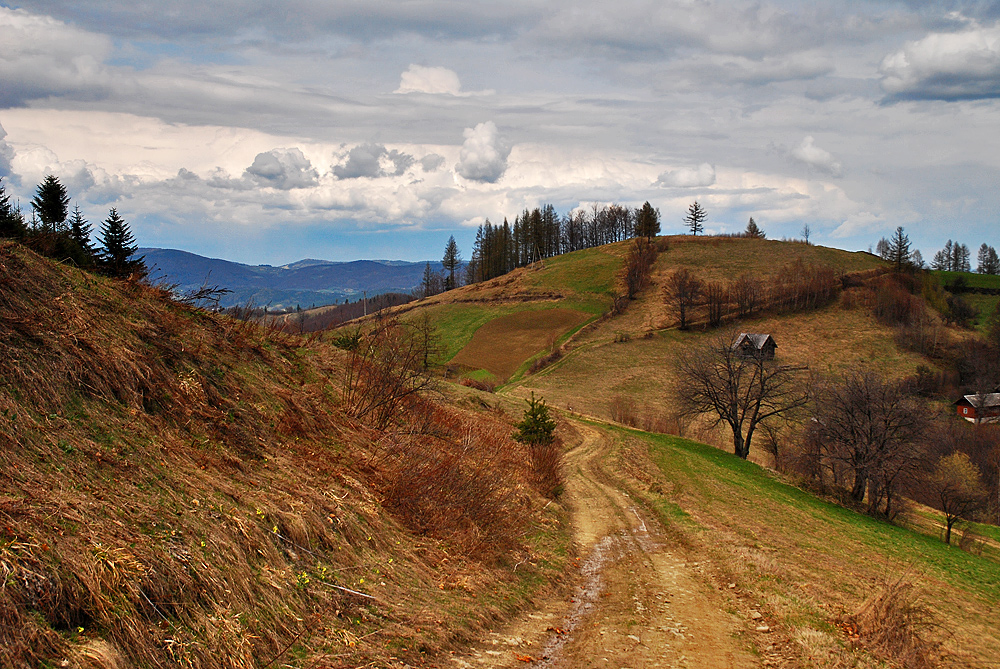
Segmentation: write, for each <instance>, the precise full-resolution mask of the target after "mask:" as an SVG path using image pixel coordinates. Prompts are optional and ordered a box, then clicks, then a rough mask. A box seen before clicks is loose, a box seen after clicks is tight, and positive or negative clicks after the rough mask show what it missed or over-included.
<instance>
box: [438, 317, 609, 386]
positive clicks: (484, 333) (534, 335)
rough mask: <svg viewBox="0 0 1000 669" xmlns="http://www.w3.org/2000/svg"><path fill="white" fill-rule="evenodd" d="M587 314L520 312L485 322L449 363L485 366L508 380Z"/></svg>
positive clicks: (495, 374)
mask: <svg viewBox="0 0 1000 669" xmlns="http://www.w3.org/2000/svg"><path fill="white" fill-rule="evenodd" d="M588 318H590V314H587V313H584V312H582V311H576V310H574V309H561V308H556V309H544V310H541V311H522V312H518V313H514V314H510V315H509V316H501V317H500V318H496V319H494V320H492V321H490V322H489V323H486V324H485V325H483V326H482V327H480V328H479V329H478V330H476V333H475V334H474V335H473V336H472V340H471V341H470V342H469V343H468V344H467V345H466V346H465V347H464V348H463V349H462V350H461V351H459V352H458V355H456V356H455V357H454V358H452V360H451V362H452V364H456V365H465V366H468V367H470V368H472V369H485V370H486V371H488V372H490V373H491V374H493V375H494V376H495V377H496V378H498V379H504V380H505V379H508V378H510V376H511V375H512V374H514V372H516V371H517V369H518V367H520V366H521V364H522V363H523V362H524V361H525V360H527V359H529V358H531V357H532V356H533V355H536V354H537V353H540V352H541V351H544V350H545V349H546V348H547V347H551V345H552V339H553V336H554V335H555V336H558V335H560V334H562V333H565V332H567V331H569V330H571V329H572V328H574V327H575V326H577V325H579V324H580V323H583V322H584V321H586V320H587V319H588Z"/></svg>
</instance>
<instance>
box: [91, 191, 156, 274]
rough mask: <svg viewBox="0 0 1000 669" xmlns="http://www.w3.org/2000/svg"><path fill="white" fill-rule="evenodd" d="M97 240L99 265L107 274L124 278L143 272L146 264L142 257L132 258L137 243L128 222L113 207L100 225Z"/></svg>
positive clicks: (136, 249) (136, 248) (137, 246)
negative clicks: (99, 233)
mask: <svg viewBox="0 0 1000 669" xmlns="http://www.w3.org/2000/svg"><path fill="white" fill-rule="evenodd" d="M99 241H100V244H101V248H100V260H101V267H102V269H103V270H104V272H105V273H107V274H108V275H109V276H114V277H119V278H125V277H127V276H129V275H130V274H133V273H136V272H139V273H145V271H146V264H145V263H144V262H143V259H142V258H141V257H140V258H133V256H134V255H135V252H136V251H138V250H139V245H138V244H136V243H135V237H133V236H132V231H131V230H130V229H129V226H128V223H126V222H125V219H123V218H122V217H121V216H120V215H119V214H118V210H117V209H115V208H114V207H112V208H111V211H110V212H109V213H108V217H107V218H106V219H105V220H104V225H102V226H101V235H100V240H99Z"/></svg>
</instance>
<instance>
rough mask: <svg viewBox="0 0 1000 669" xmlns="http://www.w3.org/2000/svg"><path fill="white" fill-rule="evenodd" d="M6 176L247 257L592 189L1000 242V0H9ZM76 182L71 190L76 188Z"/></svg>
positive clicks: (842, 227) (399, 251) (733, 217)
mask: <svg viewBox="0 0 1000 669" xmlns="http://www.w3.org/2000/svg"><path fill="white" fill-rule="evenodd" d="M0 35H2V38H0V176H2V177H3V183H4V185H5V186H6V188H7V191H8V193H9V194H13V195H14V196H15V199H19V200H20V202H21V204H22V206H26V205H27V203H28V202H29V201H30V199H31V197H32V196H33V193H34V189H35V187H36V186H37V184H38V183H40V182H41V180H42V179H43V178H44V176H45V175H47V174H55V175H56V176H58V177H59V178H60V180H61V181H62V182H63V183H64V184H65V185H66V187H67V189H68V192H69V195H70V197H71V198H72V200H73V205H79V206H80V208H81V210H82V211H83V212H84V215H85V216H86V217H87V218H88V219H89V220H90V222H91V223H92V224H93V225H94V227H95V228H97V227H99V226H100V222H101V220H103V219H104V218H106V217H107V215H108V210H109V209H110V208H111V207H115V208H117V210H118V212H119V213H120V214H121V215H122V216H123V217H124V218H125V219H126V220H127V221H128V222H129V224H130V226H131V228H132V231H133V234H134V235H135V236H136V238H137V240H138V242H139V244H140V245H141V246H145V247H162V248H177V249H183V250H186V251H191V252H193V253H198V254H201V255H206V256H210V257H217V258H225V259H228V260H234V261H238V262H244V263H249V264H264V263H267V264H275V265H280V264H284V263H288V262H293V261H295V260H298V259H301V258H320V259H327V260H355V259H360V258H384V259H394V260H412V261H418V260H426V259H440V257H441V255H442V254H443V250H444V246H445V244H446V242H447V239H448V237H449V236H450V235H454V236H455V238H456V240H457V241H458V244H459V247H460V249H461V250H462V252H463V255H464V256H465V257H466V258H467V257H468V255H469V253H470V252H471V249H472V243H473V239H474V236H475V231H476V228H477V226H479V225H480V224H482V223H483V222H485V221H486V220H487V219H488V220H490V221H492V222H494V223H500V222H502V221H503V220H504V218H505V217H506V218H508V219H509V220H510V221H511V222H513V219H514V217H515V216H517V215H518V213H520V212H521V211H522V210H524V209H525V208H533V207H536V206H539V205H541V204H546V203H550V204H553V205H554V206H555V207H556V209H557V210H558V211H559V212H561V213H562V212H567V211H570V210H572V209H575V208H578V207H586V208H589V207H591V206H592V205H593V204H594V203H597V204H610V203H613V202H617V203H620V204H625V205H629V206H640V205H641V204H642V203H643V202H644V201H649V202H650V203H651V204H652V205H653V206H654V207H657V208H658V209H659V210H660V213H661V217H662V218H661V226H662V231H663V232H664V233H665V234H676V233H681V232H684V225H683V218H684V215H685V213H686V210H687V208H688V206H689V205H690V204H691V203H692V202H694V201H698V202H699V203H700V204H701V205H702V206H703V207H704V208H705V209H706V211H707V213H708V220H707V223H706V228H707V231H708V232H709V233H712V232H737V231H740V230H742V229H743V228H744V227H745V226H746V224H747V221H748V219H749V217H751V216H753V218H754V220H755V221H756V222H757V223H758V225H759V226H760V227H761V228H763V229H764V231H765V232H766V233H767V235H768V237H770V238H778V239H780V238H785V237H787V238H795V237H799V236H800V235H801V232H802V229H803V227H804V226H806V225H808V226H809V229H810V230H811V240H812V241H814V242H816V243H818V244H824V245H829V246H836V247H839V248H844V249H849V250H867V249H868V248H869V247H872V246H874V245H875V244H876V242H877V241H878V239H879V238H880V237H882V236H886V237H888V236H890V235H891V233H892V232H893V231H894V230H895V229H896V227H897V226H903V228H904V230H905V232H906V234H907V235H908V236H909V237H910V240H911V241H912V242H913V244H914V246H915V247H916V248H919V249H920V250H921V251H922V253H923V255H924V258H925V259H928V260H929V259H930V258H931V256H932V255H933V253H934V252H935V251H936V250H938V249H940V248H941V247H942V246H943V245H944V243H945V241H946V240H948V239H953V240H956V241H959V242H961V243H964V244H966V245H967V246H969V248H970V249H972V256H973V258H975V255H976V250H977V249H978V247H979V245H980V244H982V243H988V244H990V245H993V246H1000V2H934V1H929V2H923V1H921V2H918V1H916V0H911V1H900V2H882V1H879V0H836V1H833V0H818V1H815V2H808V3H807V2H788V1H784V0H757V1H754V2H740V1H729V2H722V1H715V0H686V1H682V2H676V1H672V0H652V1H643V2H636V1H632V0H615V1H614V2H610V1H607V0H604V1H593V0H573V1H571V2H570V1H564V0H549V1H546V0H512V1H509V2H503V1H498V0H491V1H488V2H479V1H477V0H454V1H452V0H447V1H446V0H400V1H396V2H389V1H386V0H364V1H363V2H362V1H360V0H341V1H329V0H328V1H325V2H321V1H319V0H287V1H285V2H280V3H277V2H264V1H261V0H253V1H235V0H216V1H214V2H204V1H203V0H199V1H198V2H193V1H191V0H176V1H173V2H169V3H164V2H162V0H160V1H159V2H155V3H154V2H148V1H146V0H132V1H131V2H129V3H111V2H107V1H106V0H73V1H72V2H70V1H62V0H28V1H25V2H6V1H4V0H0ZM71 206H72V205H71Z"/></svg>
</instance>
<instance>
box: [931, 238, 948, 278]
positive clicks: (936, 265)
mask: <svg viewBox="0 0 1000 669" xmlns="http://www.w3.org/2000/svg"><path fill="white" fill-rule="evenodd" d="M951 246H952V243H951V240H950V239H949V240H948V243H947V244H945V245H944V248H943V249H941V250H940V251H938V252H937V253H935V254H934V260H932V261H931V269H936V270H942V271H947V270H950V269H951Z"/></svg>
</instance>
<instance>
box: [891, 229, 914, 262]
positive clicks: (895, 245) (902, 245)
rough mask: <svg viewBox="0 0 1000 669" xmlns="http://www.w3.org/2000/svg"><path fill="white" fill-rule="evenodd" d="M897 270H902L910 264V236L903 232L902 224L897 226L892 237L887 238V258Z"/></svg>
mask: <svg viewBox="0 0 1000 669" xmlns="http://www.w3.org/2000/svg"><path fill="white" fill-rule="evenodd" d="M886 260H888V261H889V262H891V263H892V264H893V267H894V268H895V269H896V271H897V272H902V271H903V270H904V269H905V268H907V267H909V265H910V238H909V237H908V236H906V235H905V234H904V233H903V226H897V227H896V232H894V233H893V235H892V239H890V240H889V248H888V253H887V258H886Z"/></svg>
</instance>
